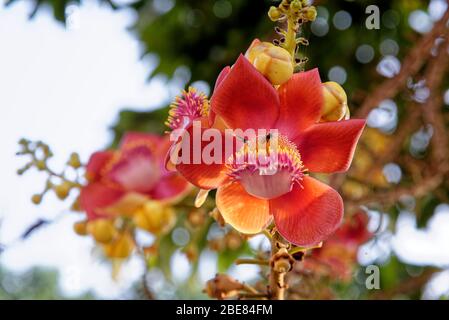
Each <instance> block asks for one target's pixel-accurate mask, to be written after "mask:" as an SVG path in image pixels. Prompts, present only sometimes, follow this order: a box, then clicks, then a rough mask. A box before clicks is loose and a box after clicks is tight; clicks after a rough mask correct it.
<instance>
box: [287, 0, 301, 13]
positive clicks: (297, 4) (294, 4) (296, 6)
mask: <svg viewBox="0 0 449 320" xmlns="http://www.w3.org/2000/svg"><path fill="white" fill-rule="evenodd" d="M290 8H291V9H292V10H294V11H298V10H300V9H302V3H301V1H299V0H294V1H292V2H291V3H290Z"/></svg>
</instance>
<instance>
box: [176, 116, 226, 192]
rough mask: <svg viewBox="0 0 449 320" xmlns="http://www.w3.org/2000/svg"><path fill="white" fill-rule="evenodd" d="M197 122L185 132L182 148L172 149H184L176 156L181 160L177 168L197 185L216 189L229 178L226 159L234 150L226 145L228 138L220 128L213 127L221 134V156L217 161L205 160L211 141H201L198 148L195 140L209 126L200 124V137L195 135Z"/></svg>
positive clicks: (201, 135)
mask: <svg viewBox="0 0 449 320" xmlns="http://www.w3.org/2000/svg"><path fill="white" fill-rule="evenodd" d="M205 121H207V120H206V119H203V123H204V122H205ZM195 123H197V122H195ZM195 123H194V125H192V126H190V127H189V128H188V129H187V130H186V132H185V133H184V135H183V139H182V143H181V148H173V149H172V150H177V151H179V149H181V151H182V152H178V154H177V155H176V157H175V158H178V159H179V161H180V163H178V164H177V165H176V169H177V170H178V172H179V173H181V174H182V175H183V176H184V178H186V179H187V181H189V182H190V183H192V184H194V185H195V186H197V187H199V188H201V189H208V190H209V189H215V188H217V187H218V186H219V185H221V184H222V183H223V182H224V181H225V180H226V179H228V176H227V168H226V165H225V163H226V160H227V159H228V158H229V157H230V156H231V154H232V150H227V148H226V146H225V143H226V139H225V137H224V136H223V134H222V133H221V132H220V131H219V130H216V129H212V130H215V132H216V133H217V134H220V135H221V136H220V137H221V138H220V139H221V144H220V148H221V149H220V150H221V158H219V159H218V156H217V159H216V160H217V161H215V162H209V163H208V162H205V159H204V157H203V151H204V149H205V148H206V147H207V146H208V145H209V143H211V142H209V141H201V143H200V144H198V148H196V147H195V146H196V144H197V143H198V141H194V140H195V139H201V138H202V137H203V133H204V132H205V130H208V129H209V128H204V127H199V126H198V131H199V132H200V133H199V134H198V137H196V136H195V135H194V126H195ZM228 138H229V137H228ZM211 140H213V139H211ZM234 148H235V147H234ZM183 149H185V150H183ZM184 151H186V152H187V154H184V155H183V152H184ZM226 151H230V152H231V153H226Z"/></svg>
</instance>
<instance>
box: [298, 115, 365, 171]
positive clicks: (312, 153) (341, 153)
mask: <svg viewBox="0 0 449 320" xmlns="http://www.w3.org/2000/svg"><path fill="white" fill-rule="evenodd" d="M364 127H365V120H360V119H355V120H347V121H338V122H326V123H319V124H315V125H313V126H312V127H310V128H309V129H308V130H307V131H306V132H304V133H302V134H301V135H300V136H298V137H297V138H296V139H295V140H294V142H295V143H296V145H297V146H298V150H299V152H300V153H301V159H302V161H303V163H304V166H305V167H306V168H307V169H309V171H310V172H322V173H334V172H345V171H346V170H348V168H349V166H350V165H351V161H352V157H353V156H354V151H355V147H356V145H357V141H358V140H359V138H360V135H361V134H362V131H363V128H364Z"/></svg>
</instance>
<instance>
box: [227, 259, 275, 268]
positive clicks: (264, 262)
mask: <svg viewBox="0 0 449 320" xmlns="http://www.w3.org/2000/svg"><path fill="white" fill-rule="evenodd" d="M235 264H237V265H240V264H258V265H261V266H268V264H269V262H268V261H267V260H263V259H237V260H235Z"/></svg>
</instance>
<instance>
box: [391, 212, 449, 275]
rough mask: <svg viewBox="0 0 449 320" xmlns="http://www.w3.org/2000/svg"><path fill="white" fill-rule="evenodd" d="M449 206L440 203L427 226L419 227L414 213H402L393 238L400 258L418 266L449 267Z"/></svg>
mask: <svg viewBox="0 0 449 320" xmlns="http://www.w3.org/2000/svg"><path fill="white" fill-rule="evenodd" d="M448 230H449V205H446V204H443V205H439V206H438V207H437V208H436V210H435V214H434V216H433V217H432V218H431V219H430V220H429V221H428V224H427V227H426V228H423V229H417V228H416V217H415V215H414V214H413V213H409V212H402V213H401V214H400V216H399V218H398V221H397V223H396V234H395V236H394V238H393V240H392V245H393V249H394V251H395V252H396V254H397V255H398V257H399V258H400V259H401V260H402V261H404V262H407V263H410V264H416V265H433V266H437V267H448V266H449V250H447V248H449V232H448Z"/></svg>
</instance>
